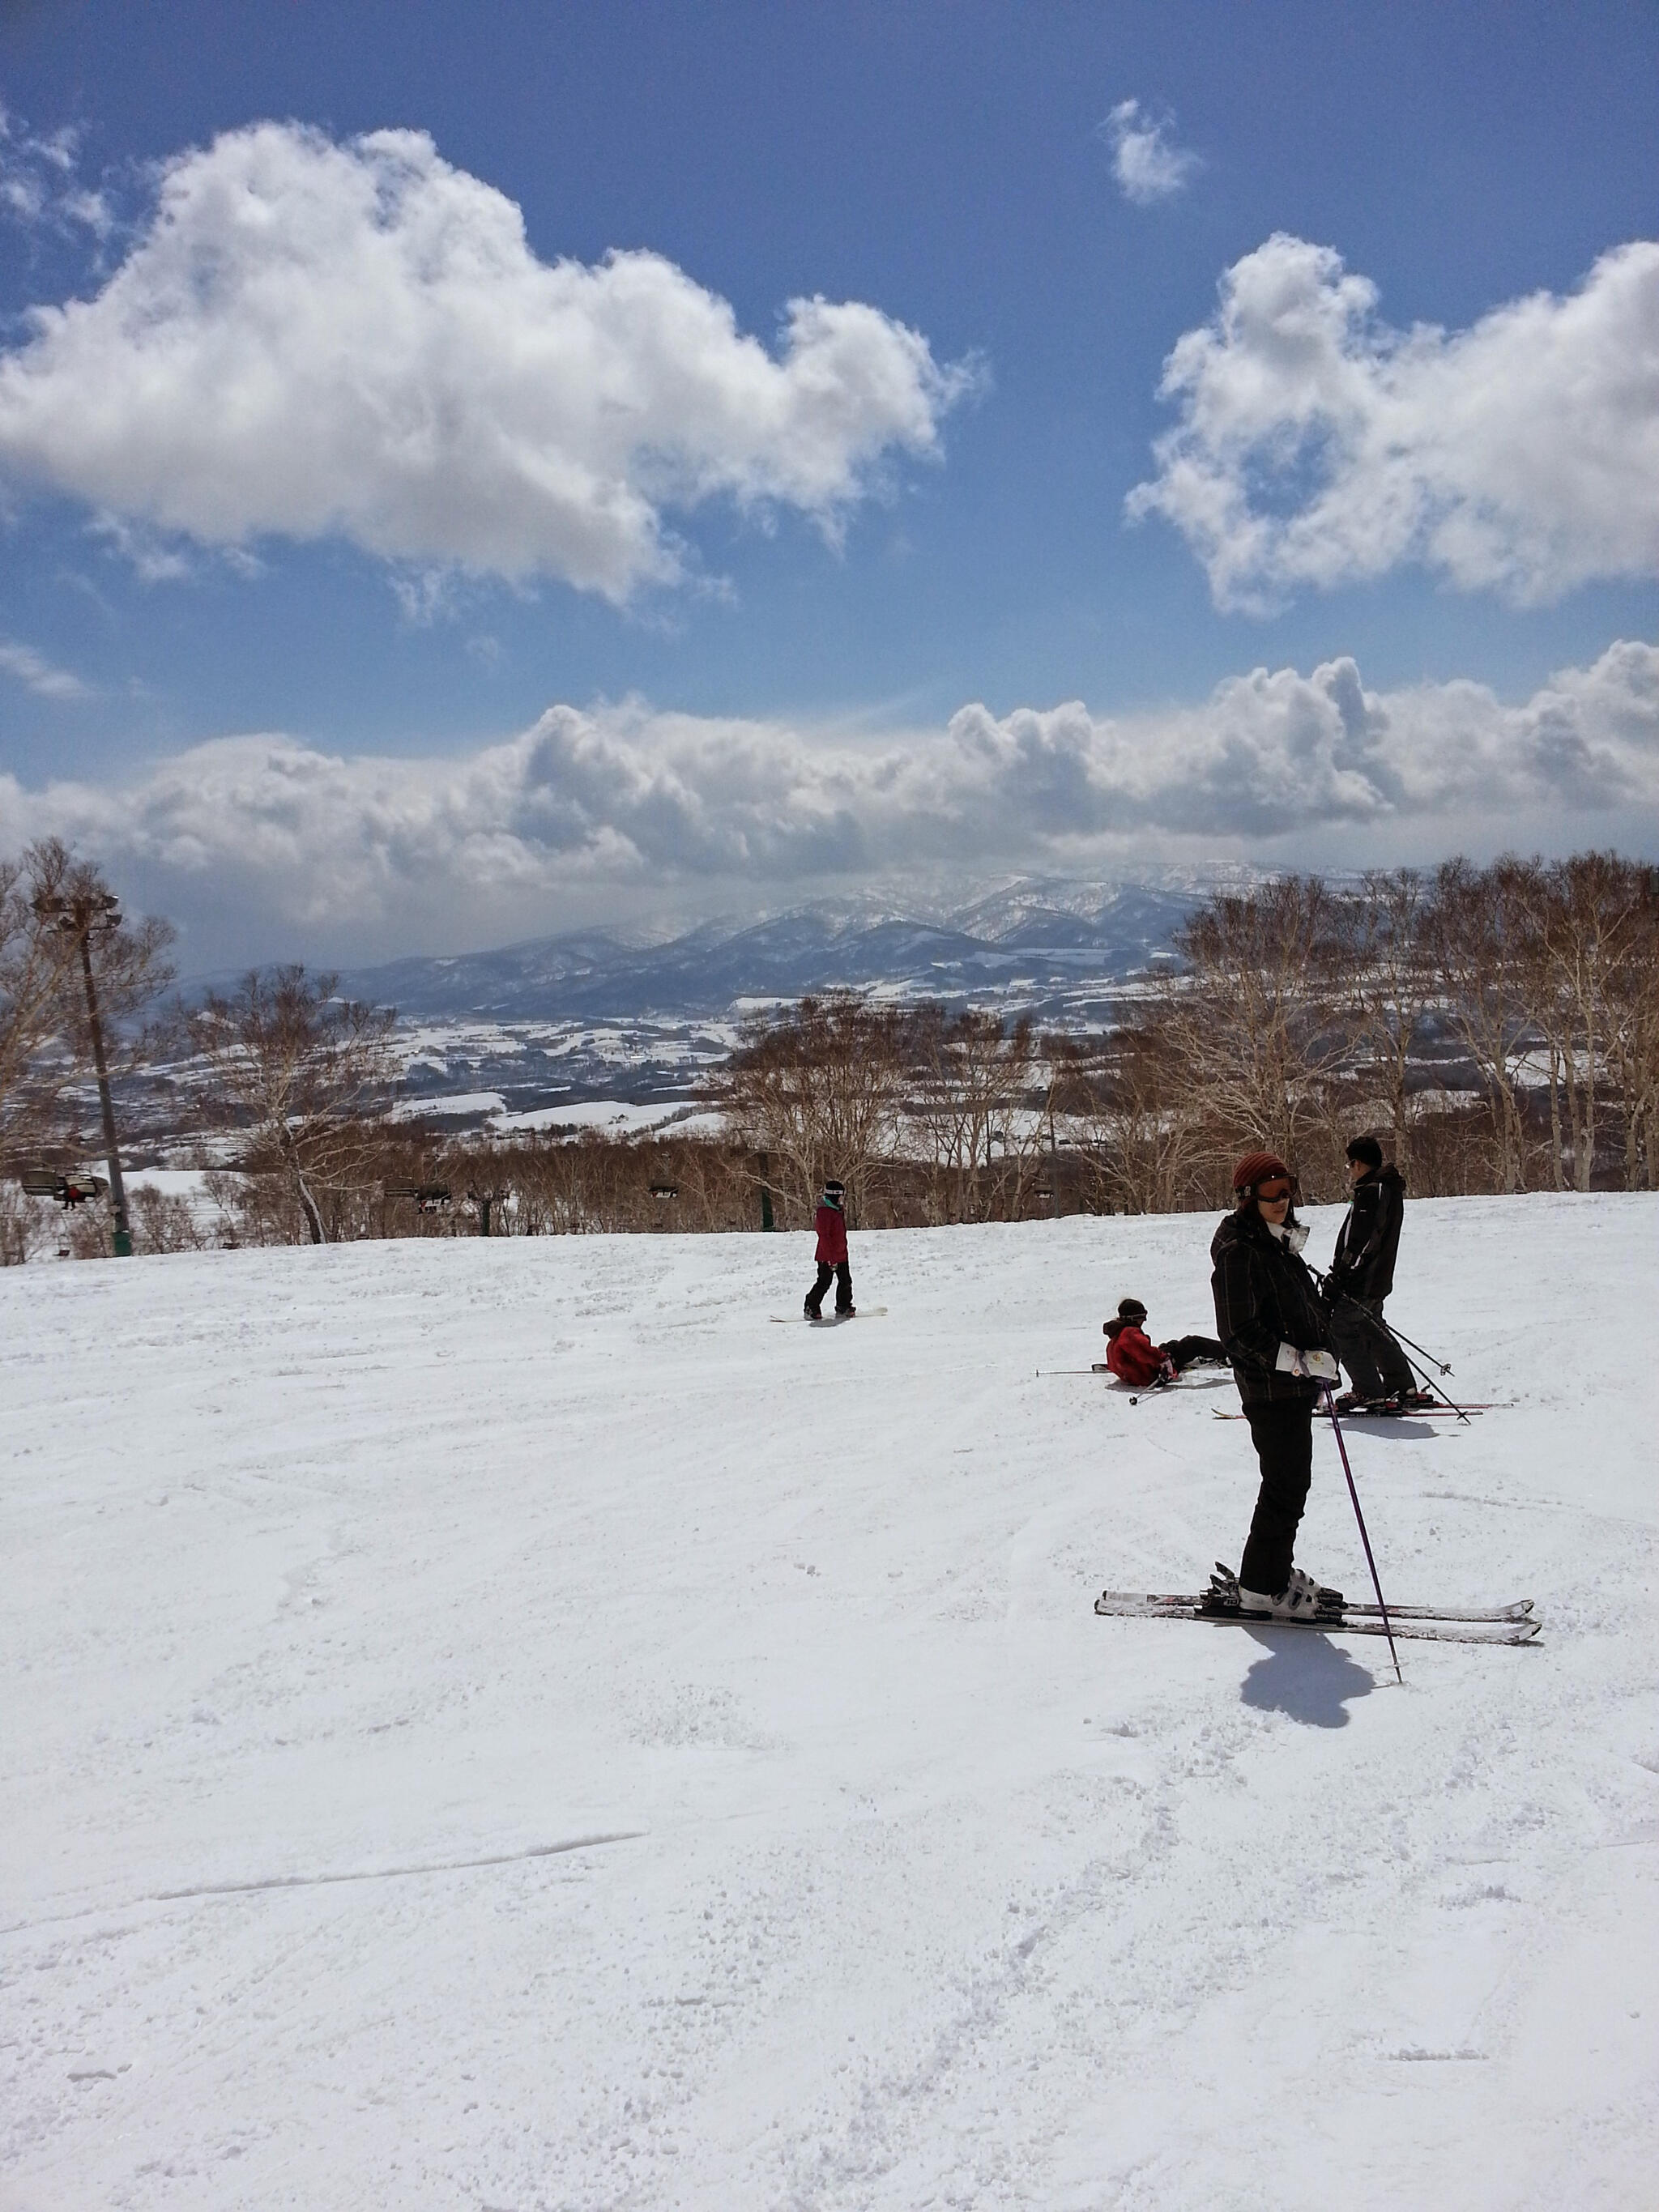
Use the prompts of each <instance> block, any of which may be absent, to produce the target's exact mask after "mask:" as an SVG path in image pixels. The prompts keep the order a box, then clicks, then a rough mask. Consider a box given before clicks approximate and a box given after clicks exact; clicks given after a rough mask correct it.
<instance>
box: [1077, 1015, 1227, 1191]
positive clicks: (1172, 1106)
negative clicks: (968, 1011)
mask: <svg viewBox="0 0 1659 2212" xmlns="http://www.w3.org/2000/svg"><path fill="white" fill-rule="evenodd" d="M1061 1064H1062V1068H1063V1074H1062V1077H1061V1081H1060V1089H1059V1094H1058V1103H1059V1110H1060V1112H1062V1113H1063V1114H1064V1115H1066V1119H1067V1121H1069V1122H1070V1123H1071V1125H1072V1126H1073V1128H1075V1129H1077V1130H1078V1131H1079V1135H1080V1138H1081V1152H1082V1155H1083V1158H1084V1160H1085V1163H1086V1165H1087V1168H1088V1171H1089V1173H1090V1174H1091V1178H1092V1180H1093V1182H1094V1185H1095V1189H1096V1193H1097V1197H1098V1199H1099V1200H1100V1201H1101V1202H1102V1203H1103V1205H1104V1206H1106V1207H1107V1208H1108V1209H1109V1211H1112V1212H1120V1213H1177V1212H1182V1210H1183V1209H1184V1208H1186V1207H1188V1206H1196V1205H1201V1204H1204V1203H1206V1202H1207V1201H1208V1200H1209V1198H1210V1196H1211V1192H1210V1190H1209V1188H1208V1178H1207V1177H1206V1175H1205V1173H1204V1167H1205V1163H1206V1159H1207V1158H1209V1157H1210V1156H1211V1155H1212V1153H1213V1152H1215V1151H1216V1150H1217V1149H1218V1146H1217V1143H1216V1139H1215V1134H1214V1133H1213V1132H1212V1131H1211V1130H1209V1129H1207V1128H1206V1127H1205V1125H1204V1123H1203V1121H1202V1120H1201V1118H1200V1111H1199V1109H1200V1100H1199V1099H1198V1097H1196V1095H1195V1094H1194V1091H1193V1090H1192V1088H1191V1086H1190V1085H1189V1084H1188V1080H1187V1076H1186V1071H1185V1068H1184V1066H1183V1064H1182V1060H1181V1058H1180V1056H1179V1054H1177V1053H1176V1050H1175V1048H1174V1047H1173V1045H1172V1043H1171V1042H1170V1039H1169V1038H1168V1037H1167V1036H1165V1034H1164V1028H1163V1024H1162V1023H1161V1021H1160V1020H1159V1018H1158V1006H1156V1005H1153V1006H1150V1007H1143V1008H1142V1009H1140V1010H1139V1012H1137V1013H1136V1014H1135V1015H1134V1016H1133V1018H1131V1019H1130V1020H1129V1021H1127V1022H1125V1023H1124V1024H1122V1025H1121V1027H1119V1028H1117V1029H1115V1030H1110V1031H1109V1032H1108V1033H1107V1035H1106V1036H1104V1037H1103V1039H1101V1040H1100V1041H1099V1042H1098V1044H1097V1047H1096V1048H1095V1049H1094V1050H1092V1051H1090V1050H1088V1049H1086V1048H1085V1049H1074V1050H1073V1052H1071V1053H1069V1054H1065V1055H1063V1058H1062V1063H1061Z"/></svg>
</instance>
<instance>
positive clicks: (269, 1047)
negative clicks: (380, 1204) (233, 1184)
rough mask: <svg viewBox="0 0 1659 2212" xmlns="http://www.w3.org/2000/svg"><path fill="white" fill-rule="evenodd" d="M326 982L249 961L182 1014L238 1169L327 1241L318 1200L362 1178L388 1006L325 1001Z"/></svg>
mask: <svg viewBox="0 0 1659 2212" xmlns="http://www.w3.org/2000/svg"><path fill="white" fill-rule="evenodd" d="M336 984H337V978H336V977H335V976H332V975H316V976H307V974H306V971H305V969H304V968H303V967H301V966H294V967H288V968H279V969H275V970H274V971H273V972H271V973H270V974H269V975H262V974H260V973H259V972H258V970H257V969H256V970H253V971H252V972H251V973H249V974H248V975H245V976H244V977H243V979H242V981H241V983H240V985H239V987H237V989H236V991H235V993H234V994H233V995H232V996H231V997H229V998H223V997H222V996H221V995H220V994H218V993H217V992H210V993H209V994H207V996H206V997H205V998H204V1000H202V1001H201V1003H200V1005H199V1006H195V1007H192V1008H190V1009H188V1010H186V1011H185V1012H184V1015H183V1022H184V1030H185V1036H186V1038H187V1040H188V1042H189V1047H190V1050H191V1054H193V1055H194V1063H195V1064H194V1066H193V1067H192V1068H191V1069H190V1070H189V1071H187V1074H188V1077H189V1079H191V1081H192V1082H193V1084H194V1085H195V1087H196V1089H197V1095H198V1097H199V1099H200V1101H201V1103H202V1106H203V1108H204V1112H205V1114H206V1115H207V1116H208V1118H209V1119H210V1120H212V1121H218V1122H220V1123H222V1124H224V1125H226V1126H228V1127H232V1128H234V1129H236V1130H238V1131H240V1133H242V1134H243V1137H244V1152H243V1157H242V1162H241V1165H242V1168H243V1170H244V1171H245V1172H246V1173H248V1174H252V1175H260V1174H264V1175H269V1176H275V1177H276V1178H277V1179H278V1180H279V1182H280V1183H281V1184H282V1186H283V1188H285V1190H286V1191H287V1192H288V1193H289V1194H290V1195H291V1197H292V1199H293V1200H294V1202H295V1204H296V1205H297V1206H298V1207H299V1209H300V1212H301V1215H302V1216H303V1218H304V1221H305V1225H306V1228H307V1231H308V1232H309V1234H310V1237H311V1241H312V1243H313V1244H325V1243H328V1242H329V1232H328V1228H327V1225H326V1224H325V1218H324V1211H323V1200H325V1198H327V1197H329V1196H330V1195H331V1194H332V1195H333V1196H334V1197H335V1198H339V1197H340V1196H342V1195H343V1194H344V1192H345V1191H346V1190H347V1189H348V1188H349V1187H351V1186H353V1185H354V1184H356V1185H359V1186H361V1185H362V1184H363V1183H364V1182H366V1181H367V1180H368V1176H369V1173H370V1170H371V1168H372V1165H373V1145H374V1135H375V1125H376V1123H377V1122H378V1121H380V1118H381V1117H382V1116H383V1115H385V1113H386V1109H387V1108H388V1107H389V1106H390V1105H391V1103H392V1094H393V1091H394V1090H395V1088H396V1085H397V1080H398V1064H397V1055H396V1054H395V1052H394V1050H393V1048H392V1030H393V1026H394V1024H395V1022H396V1018H397V1017H396V1014H395V1012H394V1011H393V1010H392V1008H390V1007H384V1006H365V1005H362V1003H360V1002H359V1001H357V1000H351V999H341V998H338V997H337V996H336Z"/></svg>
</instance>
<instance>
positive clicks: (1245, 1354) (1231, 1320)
mask: <svg viewBox="0 0 1659 2212" xmlns="http://www.w3.org/2000/svg"><path fill="white" fill-rule="evenodd" d="M1210 1257H1211V1259H1212V1261H1214V1262H1215V1270H1214V1273H1212V1275H1211V1277H1210V1288H1211V1290H1212V1291H1213V1292H1214V1293H1215V1333H1216V1334H1217V1335H1218V1337H1219V1338H1220V1339H1221V1345H1222V1349H1223V1351H1225V1353H1226V1355H1227V1360H1228V1364H1229V1365H1230V1366H1231V1369H1232V1370H1233V1380H1234V1381H1235V1382H1236V1383H1237V1385H1238V1395H1239V1396H1240V1397H1241V1398H1242V1399H1243V1401H1244V1403H1245V1404H1246V1405H1247V1406H1260V1405H1262V1404H1264V1403H1266V1402H1267V1401H1268V1400H1270V1399H1297V1398H1301V1399H1313V1398H1316V1397H1317V1396H1318V1395H1319V1384H1318V1383H1316V1382H1315V1381H1314V1379H1313V1378H1312V1377H1311V1376H1300V1375H1287V1374H1285V1373H1283V1372H1282V1371H1281V1370H1279V1367H1278V1366H1277V1365H1276V1364H1275V1363H1276V1362H1277V1360H1278V1358H1279V1346H1280V1345H1281V1344H1293V1345H1295V1346H1296V1347H1297V1350H1298V1351H1299V1352H1327V1351H1328V1350H1329V1349H1330V1337H1329V1335H1328V1328H1327V1322H1326V1316H1325V1309H1324V1307H1323V1306H1322V1304H1320V1300H1319V1293H1318V1291H1316V1289H1315V1287H1314V1279H1313V1277H1312V1276H1311V1275H1310V1273H1309V1272H1308V1270H1307V1268H1306V1267H1304V1265H1303V1262H1302V1260H1301V1257H1300V1255H1298V1254H1297V1253H1295V1252H1292V1251H1291V1248H1290V1246H1289V1245H1288V1244H1285V1243H1281V1242H1280V1241H1279V1238H1278V1237H1274V1236H1273V1235H1272V1234H1271V1233H1270V1231H1269V1230H1268V1228H1267V1223H1266V1222H1265V1221H1264V1220H1263V1219H1262V1218H1261V1215H1260V1214H1259V1213H1258V1212H1256V1210H1255V1207H1254V1206H1249V1207H1247V1208H1245V1209H1243V1211H1241V1212H1237V1213H1230V1214H1229V1215H1228V1216H1227V1218H1226V1219H1225V1221H1224V1222H1223V1223H1222V1225H1221V1226H1220V1228H1219V1229H1218V1230H1217V1231H1216V1232H1215V1237H1214V1238H1213V1240H1212V1243H1211V1245H1210Z"/></svg>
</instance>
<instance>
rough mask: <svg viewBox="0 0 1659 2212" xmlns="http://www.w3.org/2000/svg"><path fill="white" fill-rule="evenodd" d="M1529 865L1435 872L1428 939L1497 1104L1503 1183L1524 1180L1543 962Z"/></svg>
mask: <svg viewBox="0 0 1659 2212" xmlns="http://www.w3.org/2000/svg"><path fill="white" fill-rule="evenodd" d="M1527 877H1528V871H1527V866H1526V864H1525V863H1524V862H1522V861H1520V860H1515V859H1513V858H1512V857H1506V858H1505V859H1503V860H1498V861H1497V862H1495V863H1494V865H1493V866H1492V867H1490V868H1485V869H1482V868H1477V867H1475V866H1474V864H1473V863H1472V862H1470V861H1468V860H1463V859H1462V858H1459V859H1457V860H1448V861H1445V862H1444V863H1443V865H1442V866H1440V867H1439V868H1437V870H1436V872H1435V878H1434V894H1433V897H1432V900H1431V903H1430V906H1429V909H1428V912H1427V914H1426V915H1425V918H1424V944H1425V951H1427V954H1428V957H1429V958H1430V960H1431V963H1432V964H1433V968H1434V973H1435V980H1436V982H1437V985H1438V987H1439V990H1440V994H1441V1001H1442V1004H1443V1007H1444V1010H1445V1012H1446V1016H1447V1018H1448V1019H1449V1022H1450V1023H1451V1025H1452V1027H1453V1029H1454V1030H1455V1031H1456V1034H1457V1036H1458V1038H1459V1040H1460V1042H1462V1045H1463V1048H1464V1049H1465V1050H1466V1051H1467V1053H1468V1055H1469V1058H1470V1060H1472V1061H1473V1063H1474V1069H1475V1074H1476V1078H1477V1079H1478V1081H1479V1082H1480V1085H1481V1088H1482V1089H1483V1090H1484V1091H1485V1092H1486V1097H1487V1100H1488V1103H1489V1104H1490V1106H1491V1109H1492V1131H1493V1136H1494V1141H1495V1143H1496V1146H1497V1180H1498V1188H1499V1189H1500V1190H1505V1191H1512V1190H1520V1189H1522V1188H1525V1183H1526V1174H1527V1136H1526V1120H1525V1115H1524V1114H1523V1112H1522V1091H1521V1079H1520V1065H1521V1060H1522V1058H1523V1056H1524V1052H1525V1045H1526V1039H1527V1036H1528V1030H1530V1029H1531V1028H1532V1026H1533V1024H1534V1012H1535V1008H1534V999H1535V996H1536V978H1537V974H1538V968H1537V963H1536V961H1535V959H1534V957H1532V951H1531V939H1532V924H1531V920H1530V916H1529V914H1528V897H1529V887H1528V880H1527Z"/></svg>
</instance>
